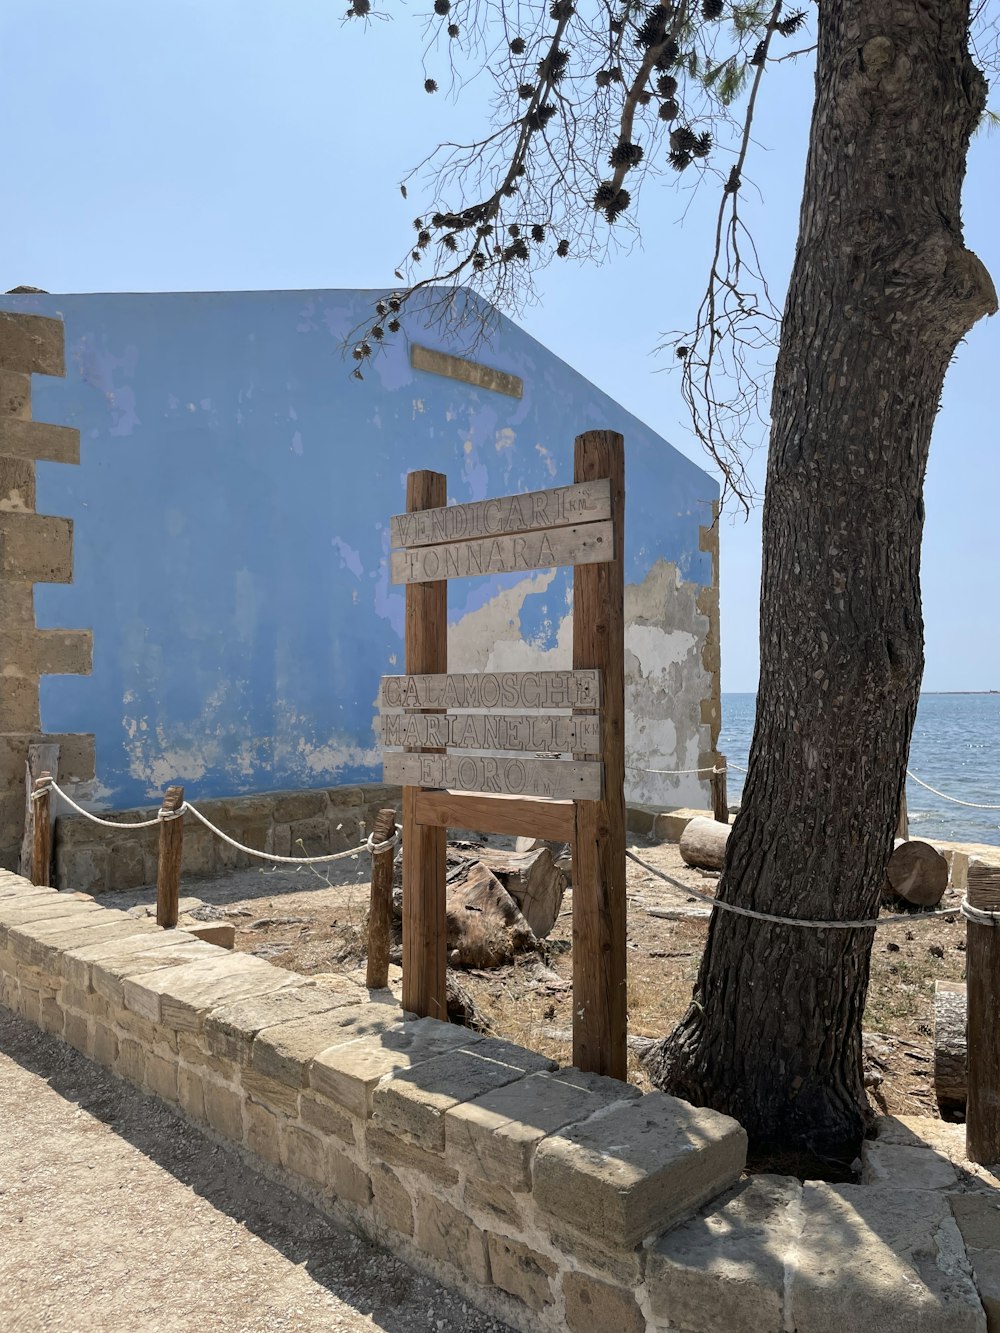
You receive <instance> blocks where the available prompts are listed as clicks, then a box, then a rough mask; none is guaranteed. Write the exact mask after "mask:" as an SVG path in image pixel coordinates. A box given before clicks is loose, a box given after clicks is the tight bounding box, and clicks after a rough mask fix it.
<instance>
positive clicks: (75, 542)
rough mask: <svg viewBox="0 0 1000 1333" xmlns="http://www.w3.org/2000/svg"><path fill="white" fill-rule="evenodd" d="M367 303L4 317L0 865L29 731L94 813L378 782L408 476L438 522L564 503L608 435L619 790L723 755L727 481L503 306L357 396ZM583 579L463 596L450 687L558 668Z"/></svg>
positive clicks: (48, 302) (53, 308) (192, 298)
mask: <svg viewBox="0 0 1000 1333" xmlns="http://www.w3.org/2000/svg"><path fill="white" fill-rule="evenodd" d="M375 295H376V294H375V293H372V292H364V291H311V292H310V291H297V292H233V293H194V294H183V293H178V294H156V295H141V294H116V295H100V294H96V295H91V294H81V295H68V296H67V295H62V296H61V295H48V294H42V293H25V294H19V295H14V294H11V295H8V296H5V297H0V414H2V415H0V638H2V643H3V660H2V669H0V782H2V795H0V864H2V865H4V866H12V865H14V864H15V863H16V857H17V847H18V844H19V842H20V836H21V826H22V822H23V810H24V785H23V784H24V763H25V757H26V754H27V749H28V745H29V744H30V742H31V741H32V740H34V739H37V738H38V737H40V736H47V737H51V738H53V739H54V740H56V741H58V743H59V746H60V757H59V774H60V781H61V783H62V784H63V785H64V786H66V785H67V784H68V789H69V790H71V791H72V792H73V793H75V794H76V796H77V798H78V799H82V800H84V801H86V802H87V803H88V804H89V805H91V806H92V807H93V808H103V809H122V808H128V807H135V806H140V805H148V804H151V803H155V802H156V801H157V800H158V798H159V797H160V795H161V794H162V792H163V789H164V787H165V786H166V785H167V784H169V783H172V782H181V783H184V785H185V786H186V788H187V792H188V794H189V795H190V796H191V798H192V799H195V800H198V799H202V800H206V799H211V798H223V797H234V796H239V795H245V794H250V793H259V792H264V791H275V790H285V791H288V790H301V789H332V788H337V787H342V786H348V787H356V786H357V785H358V784H363V783H366V782H373V781H374V782H377V781H378V780H379V777H380V771H381V769H380V753H379V748H378V744H377V736H376V732H375V712H376V696H377V688H378V680H379V677H380V675H382V674H384V673H387V672H392V671H398V670H402V628H403V589H402V588H401V587H397V586H394V585H393V584H391V583H390V582H389V578H388V538H389V517H390V515H391V514H393V513H398V512H399V511H400V510H402V509H403V508H404V505H405V500H404V480H405V474H406V472H407V470H408V469H411V468H422V467H423V468H433V469H436V470H438V471H442V472H445V473H446V474H447V476H448V495H449V501H455V502H461V501H467V500H476V499H482V498H485V497H488V496H492V495H504V494H508V493H511V492H517V491H526V490H537V489H541V488H544V487H550V486H554V485H560V484H563V483H566V482H569V481H571V480H572V453H573V439H574V436H575V435H577V434H578V433H580V432H581V431H584V430H589V429H597V428H610V429H614V430H618V431H620V432H622V434H623V435H624V436H625V440H626V450H627V452H626V538H625V542H626V546H625V550H626V679H627V686H626V688H627V735H626V746H627V762H628V764H629V765H630V766H631V768H630V770H629V774H628V788H627V793H626V794H627V797H628V799H629V801H630V803H633V804H640V805H650V806H654V805H655V806H658V807H660V808H663V807H665V806H677V805H691V804H696V805H704V804H706V803H707V788H706V786H705V780H704V778H698V777H696V776H694V775H690V774H689V775H685V776H681V777H676V778H674V777H668V776H664V775H663V774H655V773H650V772H648V771H646V770H649V769H667V770H679V769H683V770H689V769H698V768H703V767H705V766H707V765H710V764H711V763H713V762H714V760H715V758H716V745H717V740H718V728H719V720H720V713H719V656H718V548H717V530H716V529H715V528H714V527H713V517H714V512H715V506H716V504H717V499H718V487H717V485H716V483H715V482H714V481H713V480H712V479H711V478H710V477H709V476H708V475H707V474H706V473H705V472H703V471H702V470H701V469H700V468H699V467H697V466H696V465H695V464H694V463H692V462H690V461H689V460H688V459H686V458H685V457H683V456H682V455H681V454H679V453H678V452H677V451H676V450H674V449H673V448H672V447H671V446H670V445H669V444H668V443H666V441H664V440H663V439H661V438H660V437H659V436H657V435H656V434H655V433H654V432H653V431H651V430H649V429H648V428H647V427H646V426H644V425H643V424H642V423H641V422H639V421H637V420H636V419H635V418H634V417H632V416H631V415H630V414H629V413H628V412H627V411H626V410H625V409H624V408H623V407H621V406H619V405H618V404H617V403H616V402H614V401H613V399H611V398H610V397H608V395H607V394H605V393H603V392H602V391H601V390H600V389H598V388H597V387H595V386H594V385H593V384H591V383H589V382H588V381H587V380H586V379H584V378H583V377H582V376H581V375H579V374H577V373H576V372H575V371H574V370H572V369H571V368H570V367H569V366H567V365H566V364H565V363H564V362H563V361H561V360H560V359H559V358H558V357H557V356H555V355H554V354H553V353H552V352H550V351H549V350H547V349H546V348H545V347H543V346H541V345H540V344H539V343H538V342H536V341H535V340H534V339H533V338H531V337H529V336H528V335H527V334H526V333H525V332H524V331H523V330H521V329H520V328H518V327H517V325H515V324H514V323H512V322H511V321H509V320H508V319H506V318H504V317H502V316H498V315H496V314H495V312H493V314H492V316H491V319H490V330H489V333H488V335H487V340H486V341H485V342H482V343H480V344H479V345H478V346H477V347H476V348H475V350H474V351H473V352H471V353H470V352H469V351H468V348H467V346H466V345H465V344H464V343H463V342H462V341H460V339H459V336H458V335H457V334H455V333H454V332H453V331H451V330H450V329H449V328H448V327H447V326H446V325H443V324H440V323H438V324H430V325H428V326H427V327H411V328H410V329H409V333H410V337H411V341H410V342H408V343H407V342H405V341H404V340H403V339H402V338H399V339H395V340H393V341H392V345H391V346H387V347H386V348H385V350H384V353H383V354H382V355H380V356H379V357H377V358H376V359H375V360H374V362H373V363H372V364H371V366H370V367H369V368H367V369H366V372H365V379H364V381H363V382H358V381H357V380H355V379H353V378H352V377H351V370H352V368H353V362H352V361H351V359H350V356H349V355H347V356H346V357H345V355H344V346H345V340H349V339H350V335H351V330H352V329H354V328H356V327H357V326H359V325H360V324H361V323H362V322H363V321H364V320H365V319H366V318H369V317H370V311H371V307H372V303H373V301H374V299H375ZM64 349H65V354H64ZM456 353H458V354H460V355H461V356H462V357H464V358H465V359H464V360H458V359H456V357H455V355H454V354H456ZM470 356H471V358H472V360H471V361H470V359H469V358H470ZM32 377H34V378H32ZM571 579H572V571H571V570H567V569H562V570H555V571H551V570H550V571H535V572H532V573H528V574H524V575H508V576H496V577H490V578H485V577H484V578H472V579H463V580H455V581H454V582H452V584H451V585H450V589H449V597H450V603H449V662H450V665H451V669H452V670H456V671H458V670H466V671H483V670H505V669H513V670H523V669H527V668H531V667H535V666H538V665H541V664H545V665H549V666H553V667H564V666H568V665H569V664H570V640H571V634H570V629H571V620H570V604H571ZM91 650H93V651H91Z"/></svg>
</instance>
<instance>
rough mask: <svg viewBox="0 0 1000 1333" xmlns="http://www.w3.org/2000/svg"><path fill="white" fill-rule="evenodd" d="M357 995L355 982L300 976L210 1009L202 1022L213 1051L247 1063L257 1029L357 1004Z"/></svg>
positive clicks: (234, 1060) (243, 1063) (240, 1062)
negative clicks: (331, 983)
mask: <svg viewBox="0 0 1000 1333" xmlns="http://www.w3.org/2000/svg"><path fill="white" fill-rule="evenodd" d="M358 996H359V990H358V987H357V986H354V985H350V986H347V985H345V986H343V987H341V988H339V989H335V988H333V987H328V986H315V985H312V984H310V983H309V982H308V981H307V980H306V979H305V978H303V979H302V984H301V985H300V986H293V985H288V986H284V987H282V989H281V990H277V991H272V992H270V994H268V995H254V996H251V997H250V998H249V999H243V1000H234V1001H233V1003H232V1004H225V1005H221V1006H220V1007H219V1008H218V1009H213V1010H212V1012H211V1013H210V1014H208V1015H207V1016H206V1018H205V1022H204V1025H203V1030H204V1034H205V1040H206V1041H207V1043H208V1046H209V1049H210V1050H212V1051H214V1052H215V1053H216V1054H218V1055H221V1056H224V1057H225V1058H226V1059H227V1060H232V1061H233V1062H234V1063H236V1064H240V1065H248V1064H249V1063H250V1052H251V1049H252V1047H253V1040H254V1038H255V1037H256V1036H257V1034H258V1032H262V1031H263V1030H264V1029H265V1028H271V1027H276V1026H277V1025H278V1024H279V1023H287V1022H294V1021H295V1020H297V1019H301V1018H308V1017H309V1016H311V1015H314V1014H322V1013H325V1012H326V1011H327V1010H328V1009H336V1008H338V1007H342V1006H344V1005H347V1004H357V1002H358Z"/></svg>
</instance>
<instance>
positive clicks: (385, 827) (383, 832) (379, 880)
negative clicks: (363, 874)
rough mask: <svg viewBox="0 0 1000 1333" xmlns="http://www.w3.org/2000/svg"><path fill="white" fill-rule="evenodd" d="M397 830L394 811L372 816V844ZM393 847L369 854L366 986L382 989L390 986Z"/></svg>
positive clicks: (394, 857) (385, 839)
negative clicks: (369, 899) (370, 856)
mask: <svg viewBox="0 0 1000 1333" xmlns="http://www.w3.org/2000/svg"><path fill="white" fill-rule="evenodd" d="M395 829H396V812H395V810H380V811H379V812H378V814H377V815H376V817H375V827H374V828H373V830H372V842H373V843H374V844H378V843H380V842H388V841H389V839H390V838H391V837H392V835H393V833H394V832H395ZM395 859H396V844H395V842H393V845H392V846H391V847H386V849H385V850H384V851H381V852H372V892H371V902H370V904H369V907H368V969H367V974H366V976H365V985H366V986H367V987H368V989H369V990H384V989H385V988H386V986H388V984H389V936H390V933H391V931H392V867H393V862H394V861H395Z"/></svg>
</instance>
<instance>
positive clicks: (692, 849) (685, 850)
mask: <svg viewBox="0 0 1000 1333" xmlns="http://www.w3.org/2000/svg"><path fill="white" fill-rule="evenodd" d="M731 830H732V825H731V824H722V823H720V822H719V821H718V820H717V819H706V818H705V817H704V815H696V816H695V818H694V819H689V820H688V822H687V824H686V825H685V826H684V832H683V833H682V834H681V840H680V853H681V856H682V858H683V859H684V861H685V862H686V863H687V864H688V865H689V866H696V867H698V868H699V869H701V870H721V869H722V863H723V861H724V860H725V858H726V843H727V842H728V841H729V834H730V832H731Z"/></svg>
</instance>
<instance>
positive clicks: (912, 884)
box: [882, 838, 948, 907]
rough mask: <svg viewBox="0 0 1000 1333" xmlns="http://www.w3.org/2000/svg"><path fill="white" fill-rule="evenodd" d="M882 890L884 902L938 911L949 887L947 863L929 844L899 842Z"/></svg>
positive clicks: (887, 869) (890, 861)
mask: <svg viewBox="0 0 1000 1333" xmlns="http://www.w3.org/2000/svg"><path fill="white" fill-rule="evenodd" d="M885 880H886V882H885V884H884V885H883V887H882V898H883V900H884V901H887V902H893V901H895V900H898V899H900V898H902V899H903V900H904V901H905V902H908V903H912V904H913V906H914V907H936V906H937V905H938V903H939V902H940V901H941V899H942V898H943V897H944V891H945V889H946V888H947V887H948V862H947V861H946V860H945V858H944V857H943V856H942V855H941V853H940V852H939V851H938V850H937V848H936V847H932V846H931V844H930V843H929V842H920V841H919V839H910V840H906V839H904V838H897V839H896V844H895V847H894V848H893V852H892V855H891V856H890V857H889V864H888V866H887V867H886V872H885Z"/></svg>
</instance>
